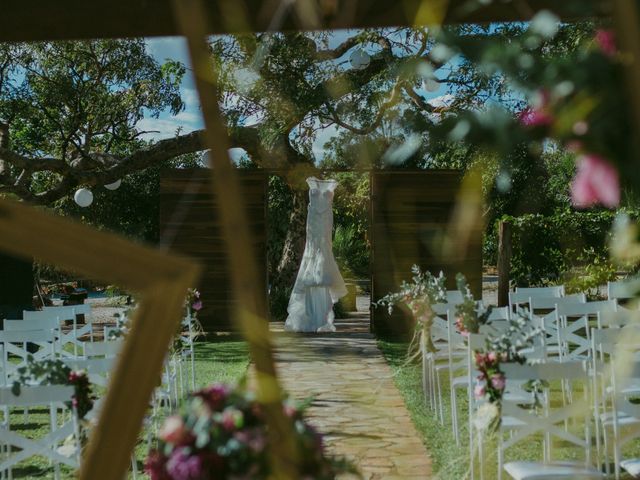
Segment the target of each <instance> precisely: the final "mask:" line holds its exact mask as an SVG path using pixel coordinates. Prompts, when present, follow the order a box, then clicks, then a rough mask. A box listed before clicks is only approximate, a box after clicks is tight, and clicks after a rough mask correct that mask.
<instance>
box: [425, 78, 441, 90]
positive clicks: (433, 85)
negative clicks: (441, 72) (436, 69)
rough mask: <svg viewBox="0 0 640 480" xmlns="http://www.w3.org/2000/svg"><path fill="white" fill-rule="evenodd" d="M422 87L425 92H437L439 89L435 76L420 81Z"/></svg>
mask: <svg viewBox="0 0 640 480" xmlns="http://www.w3.org/2000/svg"><path fill="white" fill-rule="evenodd" d="M422 88H424V89H425V90H426V91H427V92H437V91H438V90H439V89H440V82H439V81H438V80H436V79H435V78H425V79H424V80H423V81H422Z"/></svg>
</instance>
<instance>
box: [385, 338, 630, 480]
mask: <svg viewBox="0 0 640 480" xmlns="http://www.w3.org/2000/svg"><path fill="white" fill-rule="evenodd" d="M378 346H379V347H380V349H381V350H382V352H383V354H384V356H385V358H386V359H387V362H388V363H389V365H390V366H391V368H392V370H393V371H394V374H395V376H394V379H395V383H396V386H397V387H398V390H400V393H401V395H402V396H403V398H404V401H405V404H406V406H407V408H408V410H409V413H410V415H411V418H412V420H413V423H414V425H415V426H416V429H417V430H418V432H419V434H420V435H421V436H422V439H423V442H424V444H425V446H426V447H427V450H428V451H429V452H430V454H431V457H432V462H433V472H434V474H435V478H437V479H440V480H459V479H463V478H465V477H466V476H467V474H468V470H469V466H468V465H469V452H468V428H467V422H468V415H467V413H466V412H467V407H468V403H467V399H466V391H463V389H460V392H459V395H458V397H457V400H458V405H459V407H458V408H459V411H460V412H461V413H460V414H459V415H460V420H459V424H460V438H461V440H462V445H461V446H460V447H457V446H456V443H455V439H454V436H453V432H452V430H451V423H450V418H451V417H450V399H449V385H448V379H447V378H446V377H447V375H445V374H443V375H442V377H441V378H442V380H443V383H442V388H443V392H444V395H445V398H444V402H443V403H444V407H445V408H444V416H445V423H444V425H442V424H441V423H440V421H439V420H438V419H437V417H436V415H435V414H434V413H433V412H432V411H431V410H430V409H429V408H428V407H427V406H426V405H425V402H424V399H423V394H422V377H421V368H420V365H419V363H418V362H413V363H407V360H406V352H407V344H406V343H403V342H391V341H386V340H379V341H378ZM574 394H578V395H579V397H582V394H581V393H579V392H574ZM561 398H562V396H561V393H560V387H559V385H558V386H556V385H552V402H561ZM578 450H579V449H577V448H573V447H572V446H568V445H566V444H563V443H561V442H558V441H554V448H553V453H552V455H553V458H554V459H555V460H575V461H581V460H583V459H584V456H583V454H582V452H580V451H578ZM485 451H486V452H495V450H494V449H492V448H491V446H488V448H486V449H485ZM541 452H542V442H541V439H540V438H533V437H531V438H529V439H528V440H525V441H523V442H521V443H518V444H516V445H514V446H513V447H511V448H510V449H508V450H507V452H506V461H507V462H508V461H511V460H534V461H539V460H541V458H542V453H541ZM488 455H489V457H488V458H487V459H486V470H485V478H486V479H494V478H497V472H496V470H497V468H496V467H497V462H496V457H495V453H489V454H488ZM593 455H595V448H594V449H593ZM623 457H624V458H640V441H638V440H634V441H632V442H631V443H630V444H629V445H628V446H626V447H625V448H624V449H623ZM503 478H505V479H507V478H509V476H508V475H507V474H506V473H505V474H504V475H503ZM622 478H625V479H626V478H631V477H629V476H623V477H622Z"/></svg>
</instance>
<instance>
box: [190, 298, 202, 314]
mask: <svg viewBox="0 0 640 480" xmlns="http://www.w3.org/2000/svg"><path fill="white" fill-rule="evenodd" d="M191 309H192V310H193V311H194V312H199V311H200V310H202V300H196V301H195V302H193V303H192V304H191Z"/></svg>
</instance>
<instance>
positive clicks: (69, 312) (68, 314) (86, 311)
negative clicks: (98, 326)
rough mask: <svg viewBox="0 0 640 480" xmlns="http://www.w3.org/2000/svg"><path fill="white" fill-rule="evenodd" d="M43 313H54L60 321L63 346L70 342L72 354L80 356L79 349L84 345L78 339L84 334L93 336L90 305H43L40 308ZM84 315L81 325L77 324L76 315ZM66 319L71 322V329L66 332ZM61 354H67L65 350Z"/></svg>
mask: <svg viewBox="0 0 640 480" xmlns="http://www.w3.org/2000/svg"><path fill="white" fill-rule="evenodd" d="M42 312H43V314H47V313H49V314H54V315H56V316H57V317H58V319H59V320H60V322H61V325H60V328H61V332H62V335H61V342H62V345H63V347H64V346H66V345H68V344H71V346H72V348H73V356H74V357H79V356H81V354H80V350H81V348H82V346H83V345H84V342H83V341H81V340H80V338H82V337H83V336H85V335H89V337H90V338H93V325H92V324H91V321H90V320H91V318H90V316H91V306H90V305H65V306H59V307H44V308H43V310H42ZM81 314H82V315H84V316H85V323H84V324H83V325H79V324H78V315H81ZM67 321H70V322H71V330H70V331H69V332H68V333H66V332H65V329H64V328H63V327H64V326H65V323H66V322H67ZM62 352H64V353H63V355H65V356H70V355H67V352H66V351H65V350H62Z"/></svg>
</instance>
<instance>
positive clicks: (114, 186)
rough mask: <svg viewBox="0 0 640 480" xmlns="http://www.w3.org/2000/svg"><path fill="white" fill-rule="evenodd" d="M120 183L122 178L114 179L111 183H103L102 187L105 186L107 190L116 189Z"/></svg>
mask: <svg viewBox="0 0 640 480" xmlns="http://www.w3.org/2000/svg"><path fill="white" fill-rule="evenodd" d="M121 184H122V180H116V181H115V182H113V183H109V184H107V185H105V186H104V188H106V189H107V190H117V189H118V188H120V185H121Z"/></svg>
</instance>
